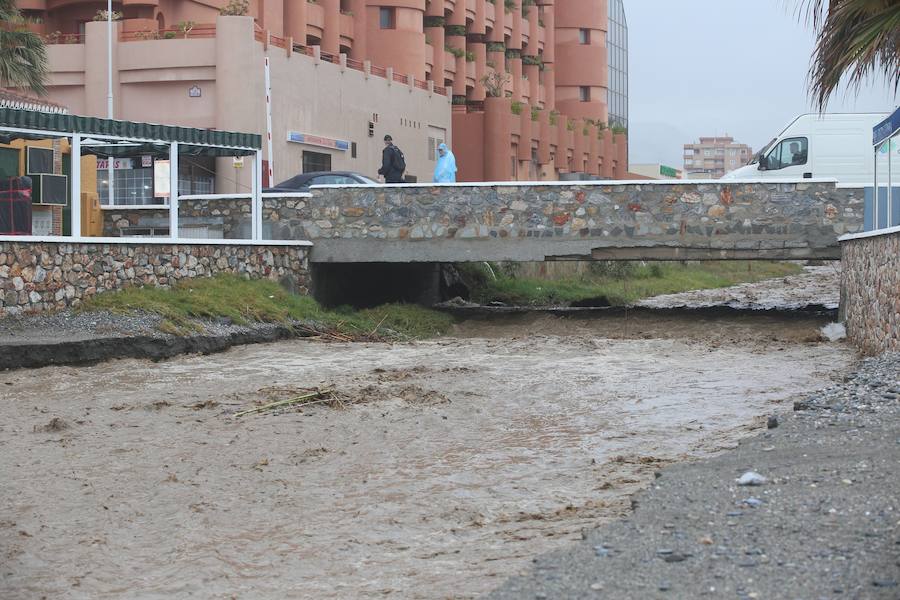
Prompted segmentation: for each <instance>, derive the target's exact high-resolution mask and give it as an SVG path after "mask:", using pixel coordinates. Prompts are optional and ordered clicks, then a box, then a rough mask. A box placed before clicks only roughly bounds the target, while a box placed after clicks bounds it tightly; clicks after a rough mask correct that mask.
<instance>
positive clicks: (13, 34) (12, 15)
mask: <svg viewBox="0 0 900 600" xmlns="http://www.w3.org/2000/svg"><path fill="white" fill-rule="evenodd" d="M0 21H2V23H0V86H5V87H22V88H28V89H30V90H32V91H33V92H35V93H36V94H39V95H44V94H46V93H47V88H46V87H45V86H44V82H45V81H46V79H47V49H46V48H45V47H44V42H43V41H42V40H41V38H40V36H38V35H37V34H36V33H33V32H31V31H28V29H27V28H26V27H25V19H24V18H23V17H22V13H20V12H19V9H18V8H17V7H16V3H15V0H0Z"/></svg>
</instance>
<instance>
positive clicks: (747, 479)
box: [735, 471, 768, 485]
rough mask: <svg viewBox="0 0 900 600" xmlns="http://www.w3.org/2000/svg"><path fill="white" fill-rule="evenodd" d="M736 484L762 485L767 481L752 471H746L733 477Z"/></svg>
mask: <svg viewBox="0 0 900 600" xmlns="http://www.w3.org/2000/svg"><path fill="white" fill-rule="evenodd" d="M735 481H737V484H738V485H762V484H764V483H766V482H767V481H768V479H766V478H765V477H763V476H762V475H760V474H759V473H756V472H754V471H747V472H746V473H744V474H743V475H741V476H740V477H739V478H737V479H735Z"/></svg>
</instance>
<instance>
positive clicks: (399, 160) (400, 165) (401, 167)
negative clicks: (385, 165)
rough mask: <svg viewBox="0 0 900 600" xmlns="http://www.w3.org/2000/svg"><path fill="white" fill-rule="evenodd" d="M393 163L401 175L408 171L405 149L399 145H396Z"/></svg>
mask: <svg viewBox="0 0 900 600" xmlns="http://www.w3.org/2000/svg"><path fill="white" fill-rule="evenodd" d="M393 163H394V168H395V169H397V170H398V171H399V172H400V174H401V175H402V174H403V173H404V172H405V171H406V157H405V156H403V151H402V150H400V148H398V147H397V146H394V159H393Z"/></svg>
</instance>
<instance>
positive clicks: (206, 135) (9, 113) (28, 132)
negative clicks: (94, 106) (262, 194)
mask: <svg viewBox="0 0 900 600" xmlns="http://www.w3.org/2000/svg"><path fill="white" fill-rule="evenodd" d="M11 129H12V130H16V131H10V130H11ZM53 134H62V135H73V134H78V135H82V136H94V137H103V138H117V139H126V140H133V141H141V142H146V143H148V144H151V145H152V144H171V143H176V142H177V143H179V144H184V145H185V146H189V147H190V148H188V147H185V148H184V150H185V151H186V152H185V153H190V154H193V155H197V156H250V155H253V154H256V152H258V151H259V150H260V149H261V148H262V136H260V135H258V134H254V133H236V132H232V131H216V130H212V129H196V128H193V127H178V126H175V125H158V124H155V123H140V122H137V121H119V120H115V119H101V118H98V117H83V116H79V115H67V114H58V113H49V112H38V111H32V110H16V109H11V108H0V141H4V142H8V141H9V140H11V139H24V138H41V137H45V138H46V137H52V136H53Z"/></svg>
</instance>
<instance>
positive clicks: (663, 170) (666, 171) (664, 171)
mask: <svg viewBox="0 0 900 600" xmlns="http://www.w3.org/2000/svg"><path fill="white" fill-rule="evenodd" d="M659 174H660V175H665V176H666V177H678V171H676V170H675V169H673V168H672V167H667V166H666V165H659Z"/></svg>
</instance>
